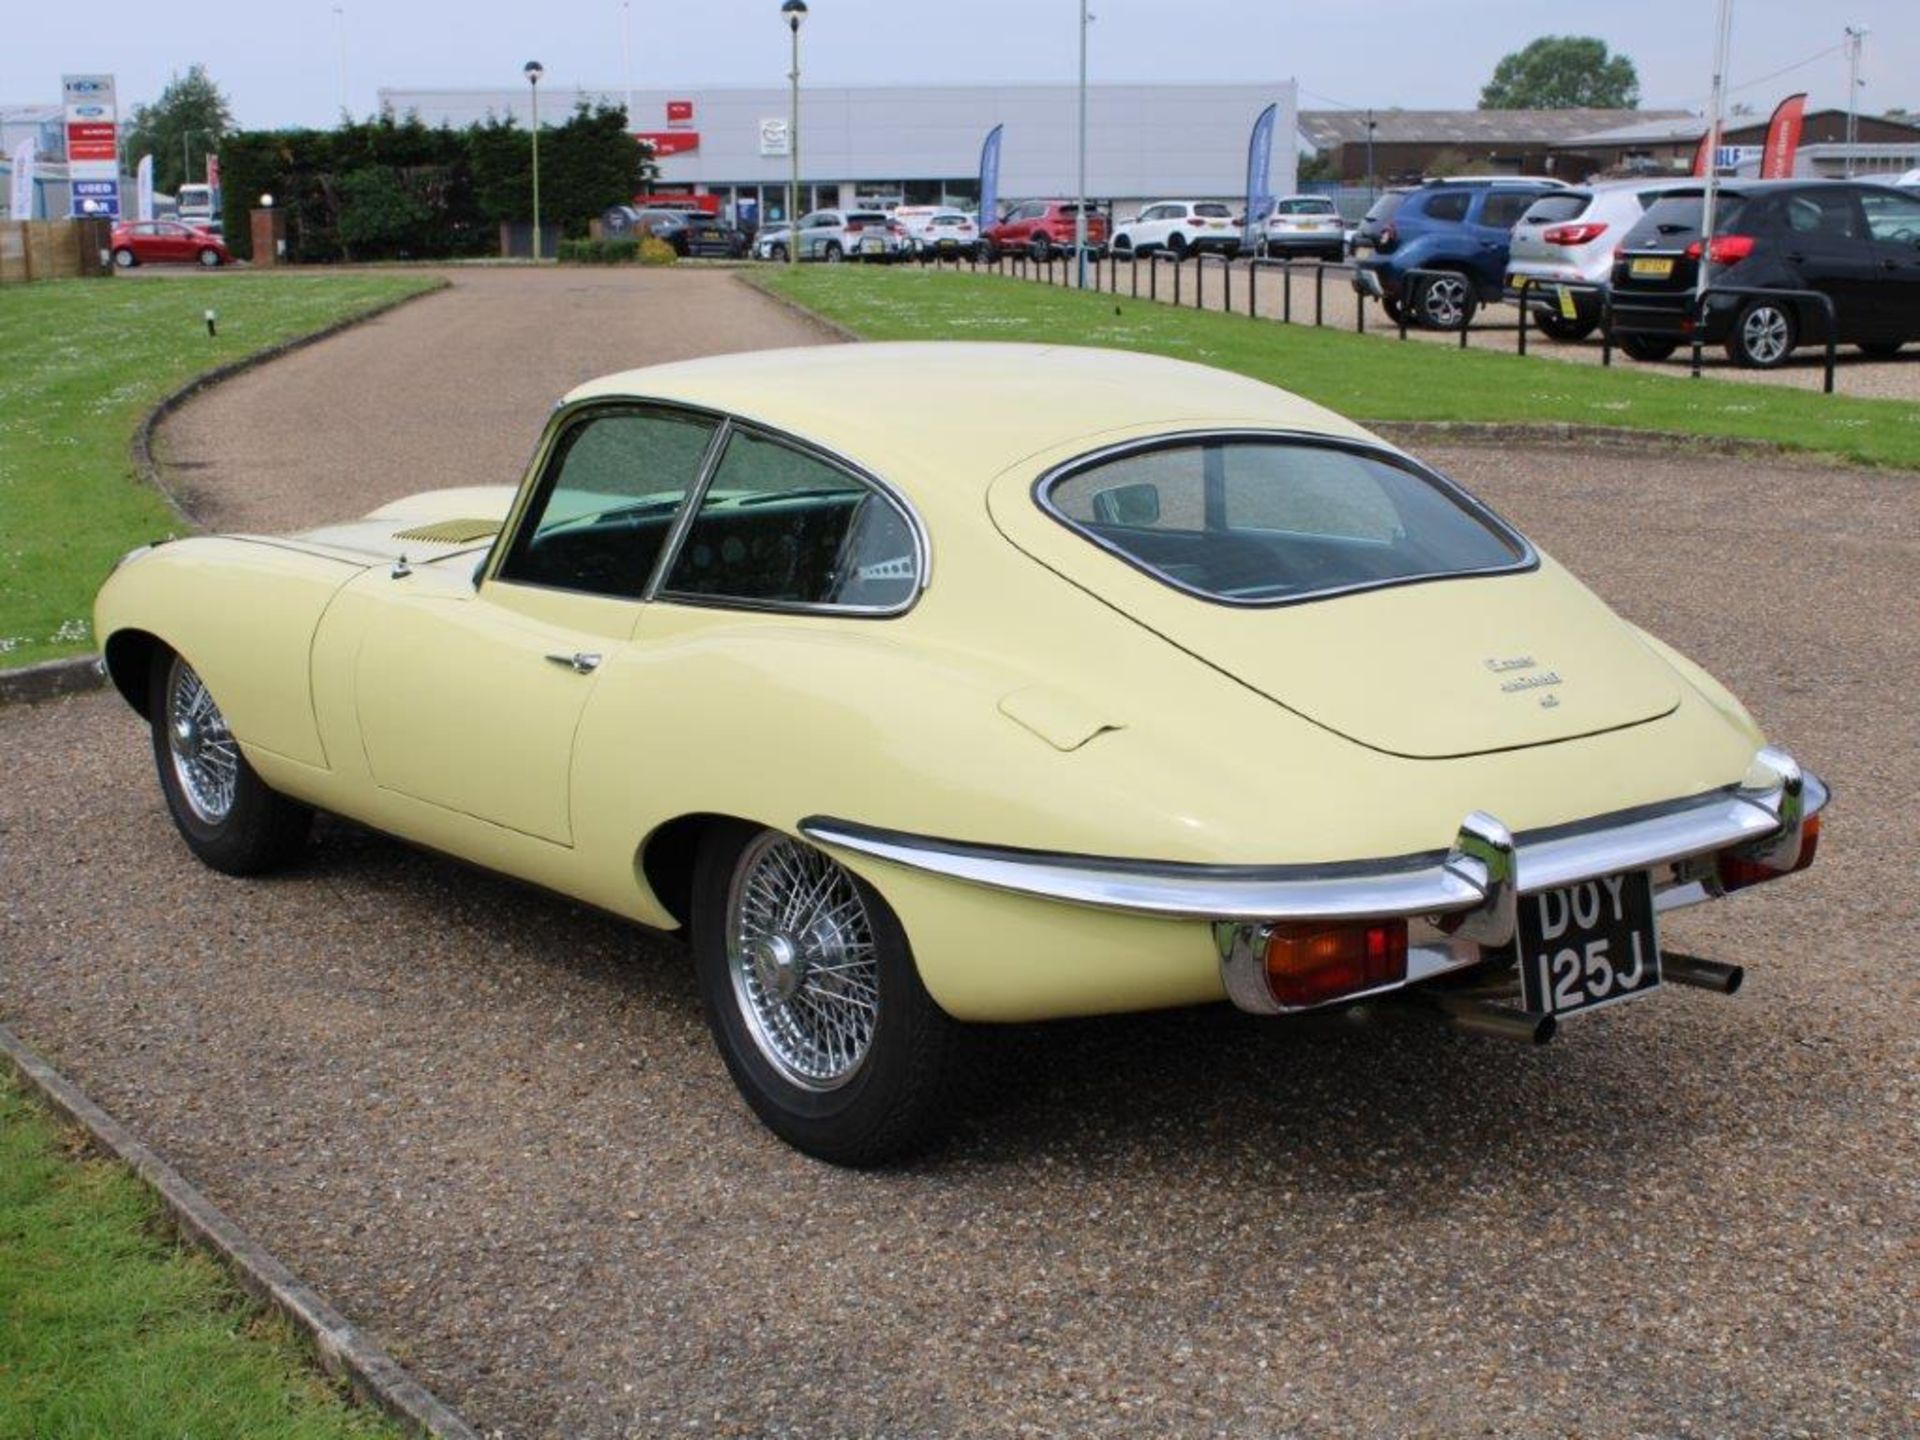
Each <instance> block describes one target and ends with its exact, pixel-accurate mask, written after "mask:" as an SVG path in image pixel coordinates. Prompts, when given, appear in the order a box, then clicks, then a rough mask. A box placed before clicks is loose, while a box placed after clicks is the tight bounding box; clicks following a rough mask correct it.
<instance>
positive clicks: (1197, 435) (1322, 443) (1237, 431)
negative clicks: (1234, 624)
mask: <svg viewBox="0 0 1920 1440" xmlns="http://www.w3.org/2000/svg"><path fill="white" fill-rule="evenodd" d="M1210 440H1226V441H1229V442H1239V441H1247V440H1280V441H1287V442H1289V443H1296V444H1301V445H1306V446H1309V447H1311V448H1315V449H1321V450H1342V451H1345V452H1347V453H1348V454H1352V455H1360V456H1363V457H1365V458H1366V459H1369V460H1377V461H1380V462H1381V463H1382V464H1386V465H1391V466H1393V467H1394V468H1395V469H1399V470H1405V471H1408V472H1410V473H1411V474H1412V475H1414V476H1415V477H1416V478H1418V479H1420V480H1423V481H1425V482H1427V483H1428V484H1430V485H1432V486H1433V487H1434V488H1435V489H1436V490H1438V491H1439V492H1440V494H1441V495H1442V496H1444V497H1445V498H1446V499H1448V500H1450V501H1452V502H1453V503H1454V504H1455V505H1457V506H1459V507H1460V509H1462V510H1464V511H1466V513H1467V514H1468V515H1470V516H1472V517H1473V518H1474V519H1476V520H1478V521H1479V522H1480V523H1481V524H1483V525H1485V526H1487V527H1488V528H1489V529H1491V530H1492V531H1493V532H1494V534H1495V535H1496V536H1498V537H1499V538H1500V539H1502V540H1504V541H1506V542H1508V543H1509V544H1511V545H1512V546H1513V547H1514V548H1515V549H1517V550H1518V552H1519V555H1518V558H1516V559H1515V560H1514V561H1513V562H1512V563H1511V564H1507V565H1489V566H1482V567H1480V568H1478V569H1473V570H1449V571H1446V572H1444V573H1441V574H1435V575H1408V576H1403V577H1399V578H1396V579H1390V580H1366V581H1360V582H1358V583H1356V584H1352V585H1333V586H1329V587H1327V588H1326V589H1323V590H1313V591H1309V592H1308V593H1306V594H1304V595H1286V596H1281V597H1279V598H1277V599H1272V600H1242V599H1235V598H1234V597H1232V596H1230V595H1216V594H1214V593H1213V592H1211V591H1208V590H1202V589H1200V588H1198V587H1197V586H1193V585H1189V584H1187V583H1186V582H1185V581H1182V580H1177V579H1175V578H1174V577H1173V576H1171V575H1168V574H1166V573H1164V572H1162V571H1160V570H1156V569H1154V568H1153V567H1152V566H1151V565H1148V564H1146V563H1144V562H1143V561H1141V560H1138V559H1136V558H1135V557H1134V556H1132V555H1129V554H1128V553H1127V552H1126V551H1125V550H1122V549H1121V548H1120V547H1119V546H1117V545H1114V544H1111V543H1109V542H1108V541H1106V540H1104V539H1102V538H1101V537H1100V536H1098V535H1095V534H1094V533H1093V532H1092V531H1090V530H1087V529H1086V528H1084V527H1083V526H1082V525H1081V524H1080V523H1079V522H1078V521H1076V520H1072V519H1069V518H1068V517H1067V516H1066V515H1065V514H1063V513H1062V512H1061V510H1060V507H1059V506H1058V505H1056V504H1055V503H1054V501H1053V495H1052V491H1053V487H1054V486H1056V485H1057V484H1059V483H1060V482H1061V481H1063V480H1067V479H1070V478H1072V477H1073V476H1074V475H1077V474H1080V473H1081V472H1082V471H1086V470H1092V469H1095V468H1097V467H1099V466H1101V465H1105V464H1108V463H1110V462H1112V461H1114V460H1122V459H1125V458H1127V457H1129V456H1131V455H1138V454H1146V453H1149V452H1151V451H1154V450H1171V449H1178V448H1180V447H1182V446H1187V445H1204V444H1205V443H1207V442H1208V441H1210ZM1032 493H1033V500H1034V503H1035V504H1036V505H1038V506H1039V507H1040V509H1041V510H1042V511H1043V512H1044V513H1045V514H1047V515H1048V516H1050V517H1052V519H1053V520H1054V521H1056V522H1057V523H1058V524H1060V525H1062V526H1064V527H1065V528H1066V530H1067V531H1068V532H1069V533H1070V534H1072V535H1074V536H1076V537H1077V538H1079V539H1081V540H1084V541H1086V542H1087V543H1088V544H1090V545H1092V546H1094V547H1095V548H1097V549H1099V550H1102V551H1104V552H1105V553H1107V554H1109V555H1111V556H1113V557H1114V558H1115V559H1116V560H1118V561H1120V562H1121V563H1122V564H1124V565H1126V566H1128V567H1129V568H1131V569H1134V570H1137V571H1139V572H1140V573H1141V574H1142V575H1145V576H1146V577H1147V578H1148V579H1150V580H1153V581H1155V582H1157V583H1158V584H1161V585H1165V586H1167V587H1168V588H1169V589H1171V590H1178V591H1180V592H1181V593H1182V594H1184V595H1191V596H1193V597H1194V598H1195V599H1196V600H1202V601H1204V602H1206V603H1207V604H1209V605H1222V606H1226V607H1228V608H1229V609H1235V610H1279V609H1284V608H1286V607H1287V606H1290V605H1306V604H1312V603H1314V602H1316V601H1320V600H1331V599H1334V598H1336V597H1338V596H1341V595H1355V594H1360V593H1362V592H1364V591H1368V590H1392V589H1396V588H1398V587H1400V586H1403V585H1431V584H1434V583H1436V582H1439V581H1445V580H1471V579H1478V578H1480V577H1482V576H1488V575H1518V574H1524V573H1527V572H1528V571H1532V570H1537V569H1539V568H1540V553H1539V552H1538V551H1537V550H1535V549H1534V548H1533V542H1532V541H1531V540H1529V539H1527V537H1526V536H1525V535H1523V534H1521V533H1520V531H1519V530H1517V529H1515V528H1514V527H1513V526H1512V525H1510V524H1508V523H1507V521H1506V520H1505V519H1504V518H1502V517H1501V516H1500V515H1499V514H1498V513H1497V512H1496V511H1495V510H1494V509H1493V508H1492V507H1491V506H1489V505H1488V504H1487V503H1486V502H1485V501H1483V500H1481V499H1480V498H1479V497H1477V496H1475V495H1473V494H1471V493H1470V492H1469V491H1467V490H1466V489H1465V488H1464V487H1462V486H1461V485H1459V484H1457V483H1456V482H1455V481H1453V480H1450V479H1448V478H1447V477H1446V476H1445V475H1442V474H1441V473H1440V472H1439V471H1438V470H1435V469H1433V468H1432V467H1431V466H1429V465H1425V464H1423V463H1421V462H1420V461H1419V460H1416V459H1415V458H1414V457H1413V456H1411V455H1409V454H1407V453H1406V452H1405V451H1402V450H1396V449H1394V448H1393V447H1392V446H1389V445H1382V444H1379V443H1377V442H1374V441H1368V440H1359V439H1355V438H1353V437H1350V436H1344V435H1322V434H1317V433H1315V432H1313V431H1308V430H1285V429H1267V428H1264V427H1259V426H1243V427H1225V428H1222V427H1214V428H1210V429H1201V430H1176V431H1169V432H1167V433H1165V434H1161V435H1151V436H1146V437H1142V438H1138V439H1133V440H1123V441H1121V442H1119V443H1118V444H1114V445H1106V446H1102V447H1101V448H1100V449H1098V450H1091V451H1088V452H1087V453H1086V454H1084V455H1077V456H1075V457H1074V458H1073V459H1071V460H1067V461H1064V462H1062V463H1061V464H1058V465H1055V466H1053V467H1051V468H1050V469H1048V470H1047V471H1046V472H1044V473H1043V474H1042V475H1041V476H1040V478H1039V479H1037V480H1035V481H1034V482H1033V492H1032Z"/></svg>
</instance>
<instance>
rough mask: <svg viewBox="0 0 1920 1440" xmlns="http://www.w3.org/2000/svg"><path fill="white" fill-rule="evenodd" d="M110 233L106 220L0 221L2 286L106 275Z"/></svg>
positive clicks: (0, 277)
mask: <svg viewBox="0 0 1920 1440" xmlns="http://www.w3.org/2000/svg"><path fill="white" fill-rule="evenodd" d="M111 233H112V227H111V226H110V225H109V223H108V222H107V221H105V220H7V221H0V285H18V284H21V283H22V282H24V281H28V280H71V279H74V278H75V277H76V276H81V275H104V274H106V273H107V272H108V269H109V264H110V262H106V261H103V258H102V257H103V256H104V254H105V252H106V248H107V245H108V240H109V236H110V235H111Z"/></svg>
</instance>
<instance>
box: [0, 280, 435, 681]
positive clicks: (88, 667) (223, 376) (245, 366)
mask: <svg viewBox="0 0 1920 1440" xmlns="http://www.w3.org/2000/svg"><path fill="white" fill-rule="evenodd" d="M452 283H453V282H452V281H450V280H445V279H442V280H440V281H439V282H438V283H437V284H434V285H429V286H428V287H427V288H426V289H424V290H416V291H415V292H414V293H413V294H411V295H401V296H399V297H398V298H396V299H393V300H387V301H383V302H382V303H381V304H378V305H376V306H374V307H373V308H372V309H371V310H363V311H361V312H360V313H359V314H358V315H349V316H348V317H347V318H346V319H344V320H336V321H335V322H334V323H333V324H331V325H328V326H325V327H324V328H322V329H319V330H314V331H311V332H310V333H308V334H305V335H296V336H294V337H293V338H292V339H291V340H283V341H281V342H280V343H279V344H277V345H269V346H267V347H266V348H265V349H264V350H255V351H254V352H253V353H252V354H250V355H242V356H241V357H240V358H239V359H238V360H230V361H228V362H227V363H226V364H225V365H217V366H215V367H214V368H213V369H211V370H205V371H202V372H201V373H200V374H198V375H196V376H194V377H193V378H192V379H191V380H189V381H187V382H186V384H184V385H181V386H180V387H178V388H177V389H175V390H172V391H169V392H168V393H167V394H165V395H163V396H161V397H160V399H159V401H158V402H157V403H156V404H155V405H154V407H153V408H152V409H151V410H149V411H147V413H146V414H145V415H144V416H142V417H141V420H140V424H139V425H138V426H137V427H136V428H135V429H134V432H133V441H132V443H131V445H130V446H129V450H130V454H131V459H132V463H133V474H134V478H135V479H136V480H138V481H139V482H140V483H141V484H143V485H146V486H148V487H150V488H151V489H152V490H153V491H154V492H155V493H156V494H158V495H159V497H160V498H161V499H162V500H164V501H166V504H167V508H168V509H169V510H171V511H172V512H173V514H174V518H176V519H177V520H179V522H180V523H181V524H182V525H185V526H187V527H189V528H190V529H194V530H197V529H199V528H200V526H199V522H197V521H196V520H195V519H194V518H193V516H191V515H189V514H188V513H187V512H186V510H185V509H184V508H183V507H182V506H181V504H180V500H179V497H178V496H176V495H175V494H174V493H173V492H172V491H171V490H169V489H167V487H166V485H165V484H164V483H163V482H162V481H161V479H160V466H159V464H158V462H157V461H155V460H154V458H153V436H154V432H155V430H156V429H158V427H159V425H160V422H161V421H162V420H164V419H166V418H167V416H169V415H171V414H172V413H173V412H174V411H176V410H178V409H179V408H180V407H181V406H182V405H184V404H186V403H187V401H189V400H191V399H192V398H193V397H194V396H196V395H198V394H199V393H200V392H201V391H202V390H208V389H211V388H212V387H213V386H215V385H218V384H220V383H221V382H222V381H226V380H231V379H233V378H234V376H236V375H243V374H245V373H246V372H247V371H249V370H252V369H254V368H255V367H257V366H260V365H264V364H266V363H267V362H268V361H269V360H278V359H279V358H280V357H281V356H282V355H287V354H291V353H292V352H293V351H295V350H300V349H304V348H305V347H306V346H308V345H313V344H317V343H318V342H320V341H322V340H328V339H331V338H332V337H333V336H335V335H338V334H339V333H340V332H341V331H343V330H351V329H352V328H353V327H354V326H356V325H364V324H366V323H367V322H368V321H369V320H377V319H379V317H380V316H382V315H385V314H386V313H387V312H388V311H390V310H396V309H398V308H399V307H400V306H402V305H405V304H408V303H409V302H411V301H414V300H419V299H421V298H423V297H425V296H428V295H437V294H439V293H440V292H441V291H442V290H445V289H447V288H448V287H449V286H450V285H451V284H452ZM106 681H107V672H106V671H105V670H103V669H102V668H101V666H100V661H99V659H98V658H97V657H95V656H92V655H76V656H74V657H73V658H72V659H70V660H47V661H43V662H41V663H40V664H38V665H23V666H20V667H19V668H17V669H13V670H0V705H31V704H34V703H36V702H38V701H41V700H52V699H54V698H56V697H58V696H61V695H78V694H80V693H82V692H84V691H88V690H98V689H99V688H100V687H101V686H102V685H104V684H106Z"/></svg>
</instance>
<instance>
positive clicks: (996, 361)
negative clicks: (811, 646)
mask: <svg viewBox="0 0 1920 1440" xmlns="http://www.w3.org/2000/svg"><path fill="white" fill-rule="evenodd" d="M617 398H634V399H655V400H664V401H670V402H676V403H679V404H685V405H693V406H698V407H701V408H704V409H710V410H718V411H722V412H725V413H727V414H731V415H736V416H739V417H740V418H742V419H745V420H750V421H757V422H759V423H761V424H763V425H767V426H769V427H771V428H773V429H776V430H782V431H786V432H788V433H790V434H793V435H797V436H799V437H800V438H802V439H804V440H809V441H812V442H813V443H814V444H816V445H819V446H821V447H823V448H825V449H827V450H830V451H833V452H835V453H838V454H840V455H843V456H845V457H846V458H848V459H850V460H853V461H854V462H856V463H857V464H860V465H863V466H865V467H866V468H868V469H870V470H872V471H873V472H875V473H876V474H879V475H882V476H884V477H885V478H887V479H888V480H889V481H892V482H893V483H895V484H897V485H899V486H900V487H901V488H902V489H903V490H905V491H906V492H907V493H908V494H909V496H910V497H911V498H913V499H914V500H915V501H916V503H919V504H923V505H926V506H927V507H928V508H937V507H938V506H939V505H941V504H943V503H955V504H962V503H964V504H965V505H967V506H970V507H972V508H973V509H974V511H975V513H978V505H979V501H980V497H981V496H982V495H983V494H984V493H985V491H986V488H987V485H988V484H989V482H991V481H992V479H993V478H994V477H995V476H996V475H998V474H1000V473H1001V472H1002V471H1005V470H1007V469H1009V468H1010V467H1012V466H1014V465H1016V464H1019V463H1021V462H1023V461H1036V460H1037V457H1041V456H1043V455H1045V454H1047V453H1050V452H1053V451H1056V450H1059V449H1060V448H1062V447H1068V446H1078V447H1080V449H1082V450H1091V449H1095V448H1097V447H1099V446H1101V445H1103V444H1106V443H1108V442H1109V441H1112V440H1115V439H1119V438H1126V437H1130V436H1133V435H1138V434H1152V433H1162V432H1174V431H1182V430H1195V429H1207V428H1223V427H1229V428H1230V427H1236V426H1238V427H1254V428H1271V429H1284V430H1295V431H1304V432H1307V433H1311V434H1316V435H1338V436H1345V437H1348V438H1362V439H1364V438H1370V437H1368V435H1367V432H1366V431H1365V430H1363V429H1361V427H1359V426H1358V425H1355V424H1354V423H1352V422H1351V421H1349V420H1346V419H1345V418H1343V417H1341V416H1339V415H1336V414H1334V413H1333V412H1332V411H1330V410H1327V409H1324V408H1323V407H1321V406H1319V405H1315V404H1314V403H1312V402H1311V401H1308V400H1303V399H1301V398H1300V397H1299V396H1297V395H1294V394H1291V393H1289V392H1288V391H1285V390H1281V389H1279V388H1277V387H1275V386H1272V385H1267V384H1263V383H1262V382H1260V381H1257V380H1251V379H1248V378H1247V377H1245V376H1242V375H1235V374H1232V373H1231V372H1228V371H1223V370H1215V369H1211V368H1209V367H1207V366H1204V365H1196V364H1192V363H1191V362H1188V361H1184V360H1173V359H1168V358H1166V357H1163V356H1157V355H1144V354H1140V353H1137V352H1133V351H1125V350H1106V349H1096V348H1093V347H1091V346H1070V345H1031V344H995V343H973V342H958V341H922V342H899V343H883V344H848V345H821V346H812V347H808V348H805V349H797V350H764V351H757V352H751V353H747V354H740V355H718V356H709V357H706V358H703V359H699V360H684V361H678V362H675V363H672V364H667V365H656V366H650V367H648V368H646V369H643V370H629V371H626V372H624V373H622V374H618V375H609V376H606V377H604V378H603V379H599V380H594V381H590V382H589V383H587V384H585V385H582V386H580V387H579V388H578V389H576V390H574V391H573V392H572V393H571V394H570V395H568V396H567V401H568V403H573V402H578V401H585V400H591V399H617Z"/></svg>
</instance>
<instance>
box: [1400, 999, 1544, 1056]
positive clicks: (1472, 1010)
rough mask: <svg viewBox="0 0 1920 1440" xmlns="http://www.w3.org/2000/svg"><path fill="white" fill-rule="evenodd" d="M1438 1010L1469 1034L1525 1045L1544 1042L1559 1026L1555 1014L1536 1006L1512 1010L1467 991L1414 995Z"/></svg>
mask: <svg viewBox="0 0 1920 1440" xmlns="http://www.w3.org/2000/svg"><path fill="white" fill-rule="evenodd" d="M1409 998H1410V999H1414V1000H1417V1001H1419V1002H1420V1003H1422V1004H1424V1005H1425V1006H1427V1007H1429V1008H1431V1009H1433V1010H1435V1011H1438V1012H1439V1015H1440V1018H1441V1019H1443V1020H1445V1021H1446V1022H1447V1024H1449V1025H1451V1026H1452V1027H1453V1028H1454V1029H1456V1030H1461V1031H1464V1032H1465V1033H1467V1034H1469V1035H1486V1036H1489V1037H1491V1038H1492V1039H1495V1040H1514V1041H1517V1042H1519V1043H1520V1044H1522V1045H1544V1044H1546V1043H1547V1042H1548V1041H1549V1040H1551V1039H1553V1032H1554V1030H1555V1029H1556V1028H1557V1027H1556V1026H1555V1024H1554V1019H1553V1016H1551V1015H1542V1014H1538V1013H1536V1012H1535V1011H1532V1010H1509V1009H1508V1008H1507V1007H1506V1006H1504V1005H1489V1004H1488V1003H1487V1002H1486V1001H1484V1000H1475V999H1473V998H1471V997H1470V996H1466V995H1449V994H1447V993H1446V992H1445V991H1440V992H1438V993H1422V994H1419V995H1416V996H1410V997H1409Z"/></svg>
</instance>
